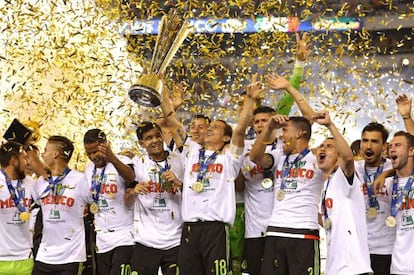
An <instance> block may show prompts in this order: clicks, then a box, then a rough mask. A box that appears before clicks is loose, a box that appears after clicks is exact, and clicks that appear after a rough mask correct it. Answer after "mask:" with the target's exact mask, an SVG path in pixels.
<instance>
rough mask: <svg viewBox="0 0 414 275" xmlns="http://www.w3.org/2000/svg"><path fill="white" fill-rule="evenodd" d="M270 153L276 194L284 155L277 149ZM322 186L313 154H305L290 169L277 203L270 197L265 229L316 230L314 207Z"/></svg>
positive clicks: (315, 211) (295, 155)
mask: <svg viewBox="0 0 414 275" xmlns="http://www.w3.org/2000/svg"><path fill="white" fill-rule="evenodd" d="M270 154H271V155H272V156H273V160H274V165H273V168H274V167H276V170H275V184H274V192H275V194H276V192H278V190H280V186H281V181H282V170H283V164H284V161H285V158H286V155H285V154H283V151H282V150H280V149H275V150H272V151H271V152H270ZM298 155H299V154H293V155H290V156H289V162H290V163H291V162H293V161H294V160H295V159H296V157H297V156H298ZM322 183H323V177H322V171H321V170H320V169H319V168H318V164H317V161H316V157H315V155H314V154H313V153H312V152H309V153H307V154H306V156H304V157H303V158H302V159H301V160H300V161H298V162H297V163H296V164H295V165H294V167H293V168H291V169H290V171H289V174H288V176H287V179H286V184H285V189H284V198H283V200H280V201H279V200H277V198H276V196H274V200H273V201H274V203H273V211H272V215H271V218H270V221H269V226H274V227H284V228H295V229H312V230H318V229H319V225H318V206H319V202H320V195H321V190H322V186H323V184H322Z"/></svg>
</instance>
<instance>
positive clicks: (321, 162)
mask: <svg viewBox="0 0 414 275" xmlns="http://www.w3.org/2000/svg"><path fill="white" fill-rule="evenodd" d="M316 156H317V161H318V166H319V168H320V169H321V170H322V171H323V172H325V173H327V172H330V171H331V170H333V169H334V168H335V166H336V165H337V163H338V160H339V154H338V151H337V150H336V144H335V141H334V140H333V139H326V140H325V141H324V142H323V143H322V144H321V145H320V146H319V147H318V149H317V154H316Z"/></svg>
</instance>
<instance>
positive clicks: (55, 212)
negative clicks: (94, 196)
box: [34, 170, 90, 264]
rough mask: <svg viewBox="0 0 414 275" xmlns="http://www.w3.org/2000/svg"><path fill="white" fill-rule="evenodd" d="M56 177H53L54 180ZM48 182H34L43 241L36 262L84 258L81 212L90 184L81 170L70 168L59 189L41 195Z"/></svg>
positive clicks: (39, 180) (41, 178)
mask: <svg viewBox="0 0 414 275" xmlns="http://www.w3.org/2000/svg"><path fill="white" fill-rule="evenodd" d="M55 178H56V177H53V179H55ZM48 185H49V182H48V181H46V180H44V179H43V177H40V178H39V179H38V180H37V183H36V185H35V188H34V189H35V193H36V198H39V197H40V196H41V197H40V198H39V199H40V205H41V207H42V213H43V231H42V241H41V243H40V246H39V251H38V253H37V256H36V261H40V262H43V263H47V264H67V263H74V262H84V261H86V246H85V226H84V222H83V214H84V209H85V206H86V204H87V203H88V202H90V201H89V198H90V195H89V187H88V184H87V181H86V177H85V175H84V174H83V173H81V172H78V171H74V170H71V171H70V172H69V174H67V176H66V177H65V178H64V179H63V180H62V181H61V187H62V188H61V189H60V188H56V189H57V192H56V195H55V194H53V193H55V192H52V191H49V192H48V193H47V195H46V194H43V193H44V191H45V190H46V187H47V186H48Z"/></svg>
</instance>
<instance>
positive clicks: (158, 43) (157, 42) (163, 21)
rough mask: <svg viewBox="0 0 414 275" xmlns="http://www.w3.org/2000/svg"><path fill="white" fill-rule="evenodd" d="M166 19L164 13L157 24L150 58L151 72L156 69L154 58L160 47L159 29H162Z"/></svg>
mask: <svg viewBox="0 0 414 275" xmlns="http://www.w3.org/2000/svg"><path fill="white" fill-rule="evenodd" d="M166 20H167V16H166V15H164V16H163V17H162V18H161V21H160V24H159V26H158V35H157V41H156V42H155V48H154V51H153V55H152V59H151V72H155V71H156V68H154V66H155V60H156V58H157V57H158V56H157V53H158V48H159V47H160V41H161V37H162V36H161V35H160V33H161V31H162V29H163V27H164V24H165V21H166Z"/></svg>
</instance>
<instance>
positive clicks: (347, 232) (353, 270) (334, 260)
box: [321, 168, 372, 275]
mask: <svg viewBox="0 0 414 275" xmlns="http://www.w3.org/2000/svg"><path fill="white" fill-rule="evenodd" d="M328 181H329V186H327V185H328ZM325 191H326V194H325V206H326V209H327V213H328V218H329V219H330V221H331V228H330V229H328V230H326V243H327V257H326V272H325V274H327V275H349V274H362V273H368V272H372V270H371V263H370V257H369V250H368V234H367V225H366V222H365V212H364V211H363V209H365V202H364V196H363V193H362V191H361V182H360V181H359V179H358V177H357V176H356V175H355V174H354V176H353V179H352V185H351V184H349V182H348V180H347V178H346V176H345V175H344V173H343V171H342V169H341V168H338V169H337V170H336V171H335V172H334V173H333V175H332V176H331V179H330V180H326V181H325V183H324V187H323V193H325ZM322 199H323V198H322ZM321 213H322V217H323V219H324V220H325V216H324V214H323V213H324V211H321Z"/></svg>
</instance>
